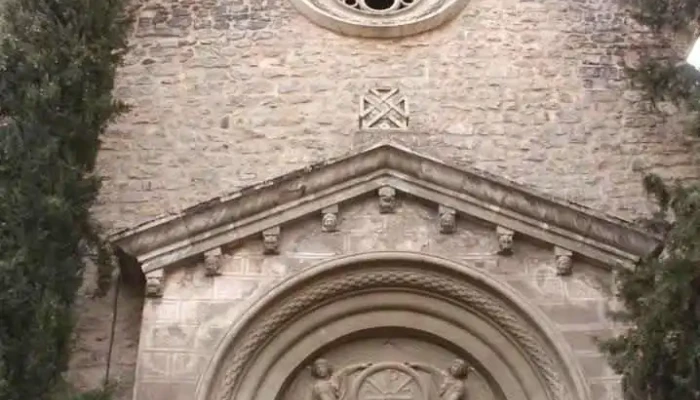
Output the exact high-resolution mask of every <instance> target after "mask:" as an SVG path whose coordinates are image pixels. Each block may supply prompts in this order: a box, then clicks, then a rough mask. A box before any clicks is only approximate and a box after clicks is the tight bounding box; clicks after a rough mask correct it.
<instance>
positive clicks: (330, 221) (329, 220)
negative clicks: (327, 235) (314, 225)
mask: <svg viewBox="0 0 700 400" xmlns="http://www.w3.org/2000/svg"><path fill="white" fill-rule="evenodd" d="M321 224H322V226H323V230H324V231H326V232H333V231H334V230H335V227H336V226H337V225H338V217H337V216H336V215H335V214H332V213H326V214H323V220H322V222H321Z"/></svg>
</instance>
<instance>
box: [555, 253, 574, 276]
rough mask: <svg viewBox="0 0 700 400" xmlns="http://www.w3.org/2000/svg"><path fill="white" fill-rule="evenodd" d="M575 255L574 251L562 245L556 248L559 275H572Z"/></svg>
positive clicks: (556, 263)
mask: <svg viewBox="0 0 700 400" xmlns="http://www.w3.org/2000/svg"><path fill="white" fill-rule="evenodd" d="M573 255H574V253H573V252H572V251H570V250H567V249H564V248H561V247H555V248H554V262H555V265H556V270H557V275H559V276H569V275H571V273H572V272H573V270H574V262H573Z"/></svg>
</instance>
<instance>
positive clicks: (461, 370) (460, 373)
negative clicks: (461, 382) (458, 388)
mask: <svg viewBox="0 0 700 400" xmlns="http://www.w3.org/2000/svg"><path fill="white" fill-rule="evenodd" d="M450 375H452V377H453V378H457V379H466V378H467V376H468V375H469V366H468V365H467V363H466V362H465V361H464V360H462V359H461V358H457V359H455V360H454V361H452V365H450Z"/></svg>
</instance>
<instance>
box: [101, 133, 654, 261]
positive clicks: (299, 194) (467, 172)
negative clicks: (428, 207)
mask: <svg viewBox="0 0 700 400" xmlns="http://www.w3.org/2000/svg"><path fill="white" fill-rule="evenodd" d="M385 186H389V187H392V188H395V189H396V190H397V191H398V192H404V193H409V194H411V195H413V196H416V197H419V198H423V199H426V200H429V201H432V202H434V203H436V204H439V205H443V206H445V207H450V208H453V209H455V210H456V211H457V212H458V213H461V214H467V215H471V216H474V217H476V218H479V219H482V220H485V221H488V222H491V223H493V224H495V225H497V226H501V227H504V228H507V229H511V230H513V231H515V232H518V233H519V234H522V235H525V236H530V237H533V238H536V239H539V240H542V241H545V242H548V243H551V244H552V245H555V246H559V247H562V248H566V249H570V250H571V251H573V252H575V253H578V254H581V255H583V256H585V257H588V258H591V259H593V260H597V261H600V262H602V263H603V264H606V265H609V266H616V265H620V264H622V265H629V264H631V263H634V262H636V261H637V260H638V259H639V257H641V256H643V255H646V254H648V253H650V252H652V251H654V250H656V248H657V247H658V246H659V243H660V241H659V238H657V237H655V236H653V235H651V234H649V233H647V232H645V231H643V230H641V229H639V228H638V227H636V226H635V225H633V224H631V223H629V222H627V221H624V220H621V219H619V218H615V217H611V216H607V215H604V214H601V213H598V212H596V211H593V210H591V209H589V208H586V207H583V206H581V205H578V204H575V203H572V202H568V201H564V200H559V199H556V198H554V197H552V196H549V195H546V194H542V193H538V192H537V191H534V190H532V189H530V188H526V187H524V186H522V185H519V184H516V183H514V182H512V181H509V180H506V179H503V178H499V177H495V176H493V175H491V174H488V173H486V172H483V171H480V170H477V169H474V168H456V167H453V166H450V165H447V164H445V163H443V162H441V161H439V160H436V159H434V158H431V157H426V156H424V155H420V154H417V153H415V152H413V151H411V150H408V149H406V148H403V147H400V146H397V145H394V144H380V145H377V146H374V147H371V148H369V149H367V150H364V151H361V152H358V153H355V154H352V155H349V156H346V157H342V158H338V159H335V160H330V161H326V162H322V163H319V164H315V165H311V166H309V167H307V168H303V169H300V170H297V171H294V172H291V173H289V174H286V175H283V176H281V177H278V178H275V179H271V180H268V181H265V182H262V183H260V184H258V185H254V186H251V187H249V188H246V189H243V190H241V191H239V192H236V193H233V194H230V195H227V196H221V197H217V198H214V199H212V200H209V201H207V202H204V203H201V204H198V205H196V206H194V207H191V208H188V209H185V210H183V211H182V212H181V213H179V214H178V215H174V216H166V217H161V218H157V219H155V220H152V221H149V222H147V223H144V224H142V225H139V226H137V227H135V228H132V229H127V230H124V231H121V232H118V233H116V234H115V235H113V236H112V237H111V242H112V243H113V244H114V245H115V246H116V247H118V248H119V249H120V250H121V251H123V252H125V253H126V254H128V255H130V256H132V257H133V258H134V259H135V260H136V261H137V262H138V265H140V266H141V270H142V271H143V272H149V271H152V270H155V269H160V268H163V267H166V266H168V265H171V264H173V263H175V262H177V261H179V260H182V259H185V258H188V257H192V256H196V255H199V254H202V253H204V252H206V251H209V250H211V249H214V248H217V247H220V246H223V245H226V244H228V243H232V242H235V241H238V240H242V239H245V238H248V237H251V236H253V235H258V234H261V232H262V231H264V230H266V229H269V228H272V227H275V226H280V225H283V224H284V223H286V222H288V221H292V220H294V219H297V218H299V217H303V216H305V215H308V214H312V213H319V212H320V211H321V210H323V209H324V208H327V207H331V206H334V205H336V204H339V203H342V202H344V201H348V200H351V199H353V198H356V197H358V196H361V195H364V194H367V193H370V192H375V193H376V192H377V190H378V189H379V188H381V187H385Z"/></svg>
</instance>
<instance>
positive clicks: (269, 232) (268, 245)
mask: <svg viewBox="0 0 700 400" xmlns="http://www.w3.org/2000/svg"><path fill="white" fill-rule="evenodd" d="M280 231H281V229H280V227H279V226H275V227H272V228H270V229H266V230H264V231H263V233H262V235H263V254H279V246H280Z"/></svg>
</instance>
